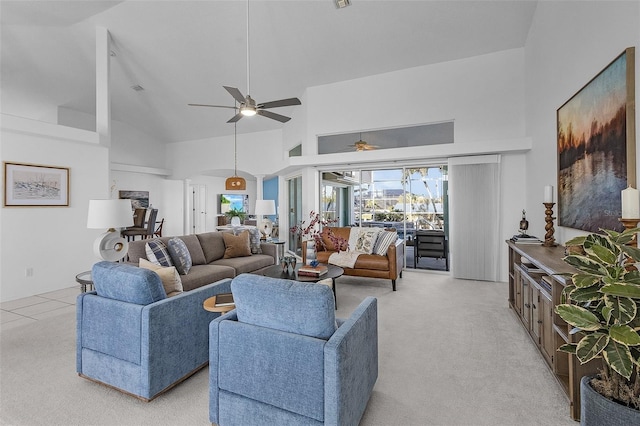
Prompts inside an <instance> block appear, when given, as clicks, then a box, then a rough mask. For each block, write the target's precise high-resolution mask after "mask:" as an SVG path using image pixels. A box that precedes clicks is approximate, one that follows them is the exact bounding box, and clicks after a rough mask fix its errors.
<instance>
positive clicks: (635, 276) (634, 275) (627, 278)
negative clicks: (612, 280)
mask: <svg viewBox="0 0 640 426" xmlns="http://www.w3.org/2000/svg"><path fill="white" fill-rule="evenodd" d="M620 281H622V282H625V283H628V284H638V285H640V271H638V270H634V271H629V272H627V273H626V274H624V276H623V277H622V278H621V280H620Z"/></svg>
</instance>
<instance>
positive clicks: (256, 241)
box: [248, 227, 262, 254]
mask: <svg viewBox="0 0 640 426" xmlns="http://www.w3.org/2000/svg"><path fill="white" fill-rule="evenodd" d="M248 231H249V245H250V246H251V254H262V247H260V230H259V229H258V228H255V227H252V228H248Z"/></svg>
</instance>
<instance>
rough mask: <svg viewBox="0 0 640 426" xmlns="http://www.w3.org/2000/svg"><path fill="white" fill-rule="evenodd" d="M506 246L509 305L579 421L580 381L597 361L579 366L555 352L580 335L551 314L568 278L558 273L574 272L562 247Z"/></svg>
mask: <svg viewBox="0 0 640 426" xmlns="http://www.w3.org/2000/svg"><path fill="white" fill-rule="evenodd" d="M507 244H508V246H509V306H510V307H511V308H512V309H513V312H514V313H515V314H516V316H517V317H518V318H519V319H520V321H521V322H522V326H523V327H524V328H525V329H526V330H527V332H528V333H529V336H530V337H531V339H532V340H533V342H534V343H535V344H536V346H537V347H538V349H539V350H540V354H541V355H542V357H543V358H544V360H545V361H546V362H547V365H548V366H549V368H550V369H551V371H552V372H553V374H554V376H555V377H556V379H558V383H559V384H560V386H561V387H562V389H563V390H564V392H565V393H566V394H567V397H568V398H569V411H570V415H571V418H573V419H574V420H578V419H580V379H581V378H582V376H585V375H589V374H594V373H596V372H597V369H598V367H599V366H600V363H599V362H598V360H595V361H590V362H589V363H587V364H584V365H581V364H580V362H579V361H578V360H577V359H576V358H575V356H573V355H570V354H567V353H565V352H559V351H558V348H559V347H560V346H562V345H564V344H565V343H569V342H576V341H578V340H580V336H579V335H578V336H574V335H571V334H570V331H571V326H569V325H568V324H567V323H566V322H565V321H564V320H562V318H560V316H559V315H557V314H556V313H555V312H554V307H555V305H558V304H560V303H561V295H562V289H563V288H564V287H565V286H566V285H567V283H570V282H571V278H569V277H564V276H561V275H558V274H561V273H564V272H568V273H572V272H575V269H573V268H572V267H571V266H569V265H568V264H566V263H565V262H564V261H563V260H562V258H563V257H564V247H562V246H557V247H544V246H542V245H527V244H521V245H520V244H514V243H513V242H511V241H507Z"/></svg>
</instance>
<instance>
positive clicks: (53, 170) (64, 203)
mask: <svg viewBox="0 0 640 426" xmlns="http://www.w3.org/2000/svg"><path fill="white" fill-rule="evenodd" d="M4 205H5V206H7V207H10V206H15V207H68V206H69V168H68V167H56V166H41V165H37V164H22V163H10V162H5V163H4Z"/></svg>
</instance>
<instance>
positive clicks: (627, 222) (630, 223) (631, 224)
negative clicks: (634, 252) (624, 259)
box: [618, 217, 640, 247]
mask: <svg viewBox="0 0 640 426" xmlns="http://www.w3.org/2000/svg"><path fill="white" fill-rule="evenodd" d="M618 220H619V221H620V222H621V223H622V224H623V225H624V229H633V228H635V227H636V226H638V222H640V219H627V218H623V217H621V218H620V219H618ZM627 245H628V246H631V247H637V246H638V239H637V235H634V236H633V239H632V240H631V241H629V242H628V243H627Z"/></svg>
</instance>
